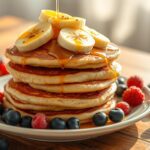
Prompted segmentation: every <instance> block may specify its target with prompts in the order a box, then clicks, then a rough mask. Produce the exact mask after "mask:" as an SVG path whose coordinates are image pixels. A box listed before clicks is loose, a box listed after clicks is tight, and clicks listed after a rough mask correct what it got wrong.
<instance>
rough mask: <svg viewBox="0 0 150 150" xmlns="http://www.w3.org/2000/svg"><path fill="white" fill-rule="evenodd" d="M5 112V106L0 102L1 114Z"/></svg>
mask: <svg viewBox="0 0 150 150" xmlns="http://www.w3.org/2000/svg"><path fill="white" fill-rule="evenodd" d="M3 112H4V107H3V105H2V104H1V103H0V115H2V114H3Z"/></svg>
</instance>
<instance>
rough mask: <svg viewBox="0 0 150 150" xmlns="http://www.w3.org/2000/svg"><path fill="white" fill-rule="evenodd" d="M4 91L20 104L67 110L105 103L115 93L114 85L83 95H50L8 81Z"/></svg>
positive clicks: (26, 85) (25, 85) (22, 84)
mask: <svg viewBox="0 0 150 150" xmlns="http://www.w3.org/2000/svg"><path fill="white" fill-rule="evenodd" d="M5 91H6V92H7V93H9V94H10V95H11V96H13V97H14V98H15V99H16V100H18V101H21V102H22V103H28V104H35V105H46V106H48V105H50V106H59V107H67V108H74V109H75V108H76V109H83V108H89V107H95V106H99V105H102V104H104V103H106V102H107V100H108V97H110V96H111V95H113V94H114V93H115V91H116V84H115V83H114V84H112V85H111V86H110V87H109V88H106V89H104V90H100V91H96V92H89V93H86V94H83V93H50V92H46V91H42V90H38V89H34V88H32V87H30V86H29V85H28V84H24V83H16V82H14V81H13V80H10V81H9V82H8V84H7V85H6V87H5Z"/></svg>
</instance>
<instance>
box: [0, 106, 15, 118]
mask: <svg viewBox="0 0 150 150" xmlns="http://www.w3.org/2000/svg"><path fill="white" fill-rule="evenodd" d="M10 110H13V109H12V108H6V109H5V110H4V111H3V114H2V118H1V119H2V120H3V121H4V119H5V115H6V113H7V112H8V111H10Z"/></svg>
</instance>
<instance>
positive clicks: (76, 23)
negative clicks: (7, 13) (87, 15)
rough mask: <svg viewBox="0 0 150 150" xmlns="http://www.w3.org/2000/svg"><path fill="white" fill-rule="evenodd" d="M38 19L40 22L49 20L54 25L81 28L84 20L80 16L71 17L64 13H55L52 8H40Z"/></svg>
mask: <svg viewBox="0 0 150 150" xmlns="http://www.w3.org/2000/svg"><path fill="white" fill-rule="evenodd" d="M39 20H40V21H41V22H50V23H52V24H53V25H54V26H56V27H59V28H60V29H62V28H83V27H84V26H85V23H86V20H85V19H84V18H80V17H72V16H70V15H68V14H65V13H61V12H59V13H57V12H56V11H52V10H42V11H41V14H40V17H39Z"/></svg>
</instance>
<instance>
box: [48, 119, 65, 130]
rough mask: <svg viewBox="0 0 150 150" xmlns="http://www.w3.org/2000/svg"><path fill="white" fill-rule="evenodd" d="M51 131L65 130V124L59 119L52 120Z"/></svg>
mask: <svg viewBox="0 0 150 150" xmlns="http://www.w3.org/2000/svg"><path fill="white" fill-rule="evenodd" d="M50 128H51V129H59V130H62V129H66V122H65V121H64V120H63V119H61V118H54V119H52V120H51V122H50Z"/></svg>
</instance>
